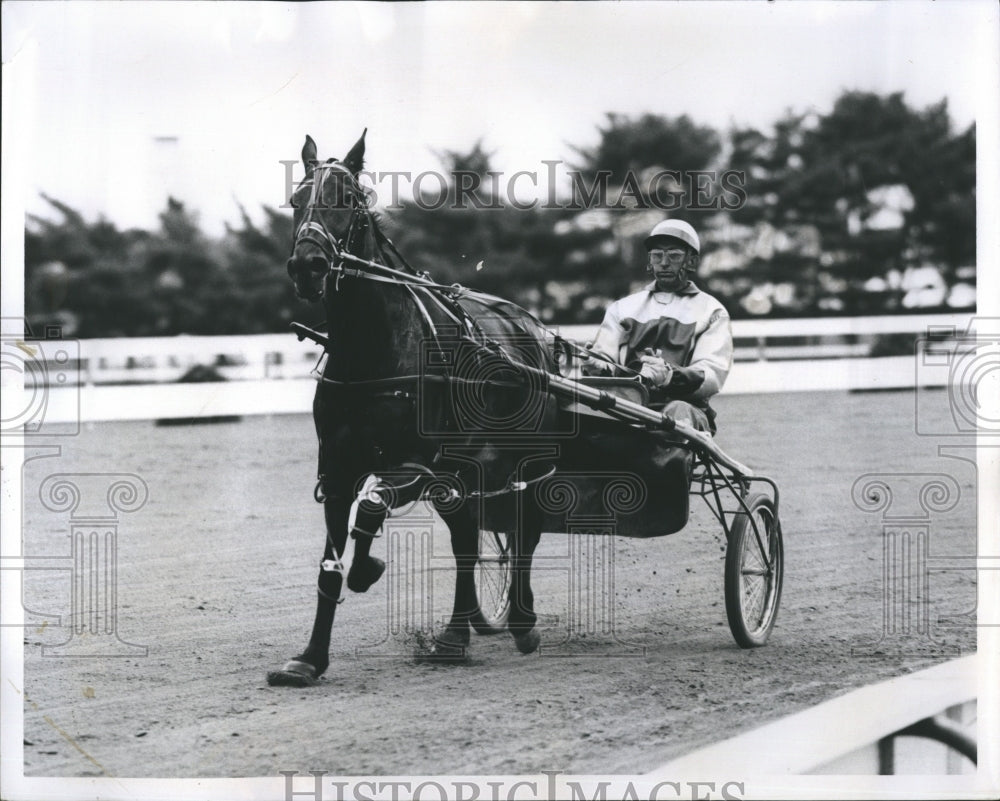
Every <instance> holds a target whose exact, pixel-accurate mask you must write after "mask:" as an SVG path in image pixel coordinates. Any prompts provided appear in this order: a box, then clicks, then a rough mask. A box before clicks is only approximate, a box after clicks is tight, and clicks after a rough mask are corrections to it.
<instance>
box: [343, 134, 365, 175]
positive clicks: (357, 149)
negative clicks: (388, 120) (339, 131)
mask: <svg viewBox="0 0 1000 801" xmlns="http://www.w3.org/2000/svg"><path fill="white" fill-rule="evenodd" d="M367 133H368V129H367V128H365V129H364V130H363V131H362V132H361V138H360V139H358V141H357V142H355V143H354V147H352V148H351V150H350V152H349V153H348V154H347V155H346V156H344V164H345V165H346V166H347V167H349V168H350V170H351V172H353V173H354V174H355V175H357V173H358V172H360V171H361V168H362V167H363V166H365V134H367Z"/></svg>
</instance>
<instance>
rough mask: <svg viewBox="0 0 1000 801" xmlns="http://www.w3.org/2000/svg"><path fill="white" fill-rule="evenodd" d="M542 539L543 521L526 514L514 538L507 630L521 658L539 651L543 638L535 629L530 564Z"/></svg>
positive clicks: (528, 511) (535, 616)
mask: <svg viewBox="0 0 1000 801" xmlns="http://www.w3.org/2000/svg"><path fill="white" fill-rule="evenodd" d="M541 537H542V526H541V520H540V519H539V518H538V515H536V514H533V513H531V510H526V513H525V515H524V517H523V519H522V520H521V521H520V525H519V526H518V527H517V532H516V533H515V535H514V543H513V548H512V550H513V558H512V560H511V579H510V593H509V596H508V597H509V598H510V617H509V618H508V620H507V628H508V629H509V630H510V633H511V634H513V635H514V644H515V645H516V646H517V650H518V651H520V652H521V653H522V654H530V653H532V652H534V651H535V650H537V648H538V646H539V644H540V643H541V639H542V638H541V635H539V633H538V630H537V629H536V628H535V623H536V622H537V620H538V616H537V615H536V614H535V595H534V593H533V592H532V590H531V561H532V557H533V556H534V554H535V548H536V547H537V545H538V541H539V540H540V539H541Z"/></svg>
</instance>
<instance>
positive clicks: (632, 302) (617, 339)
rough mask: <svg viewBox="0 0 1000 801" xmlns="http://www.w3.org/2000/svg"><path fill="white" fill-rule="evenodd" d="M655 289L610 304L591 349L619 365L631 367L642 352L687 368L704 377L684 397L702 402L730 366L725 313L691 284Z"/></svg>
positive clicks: (730, 337) (730, 338)
mask: <svg viewBox="0 0 1000 801" xmlns="http://www.w3.org/2000/svg"><path fill="white" fill-rule="evenodd" d="M655 287H656V282H655V281H654V282H652V283H649V284H647V285H646V286H645V287H643V288H642V289H641V290H640V291H639V292H636V293H635V294H633V295H629V296H628V297H625V298H622V299H621V300H617V301H615V302H614V303H612V304H611V305H610V306H609V307H608V310H607V312H606V313H605V315H604V322H603V323H601V327H600V328H599V329H598V331H597V337H596V338H595V340H594V344H593V347H592V350H594V351H595V352H597V353H600V354H603V355H604V356H607V357H609V358H611V359H613V360H614V361H616V362H618V363H619V364H622V365H625V366H634V365H633V364H632V363H633V362H637V361H638V358H639V356H641V355H642V353H643V351H645V349H646V348H651V349H652V350H653V352H654V353H655V352H656V351H657V350H659V351H660V356H662V357H663V360H664V361H665V362H666V363H667V364H669V365H673V366H675V367H688V368H692V370H694V371H696V372H698V373H700V374H702V375H703V376H704V378H705V380H704V381H702V382H701V384H700V385H699V386H697V387H696V388H695V389H694V391H693V392H690V393H689V394H687V395H686V397H687V398H689V399H690V400H693V401H695V402H698V401H700V402H701V404H704V403H706V402H707V401H708V399H709V398H711V397H712V396H713V395H715V394H716V393H717V392H718V391H719V390H720V389H722V385H723V384H724V383H725V381H726V376H728V375H729V370H730V368H731V367H732V364H733V335H732V332H731V330H730V327H729V314H728V312H726V310H725V308H724V307H723V305H722V304H721V303H719V301H717V300H716V299H715V298H713V297H712V296H711V295H708V294H706V293H704V292H702V291H701V290H700V289H698V287H696V286H695V285H694V283H693V282H691V281H688V282H687V284H685V285H684V286H683V287H681V289H679V290H678V291H677V292H660V291H657V290H656V288H655ZM671 389H674V385H673V384H671ZM678 389H679V388H678ZM671 394H675V393H673V392H672V393H671Z"/></svg>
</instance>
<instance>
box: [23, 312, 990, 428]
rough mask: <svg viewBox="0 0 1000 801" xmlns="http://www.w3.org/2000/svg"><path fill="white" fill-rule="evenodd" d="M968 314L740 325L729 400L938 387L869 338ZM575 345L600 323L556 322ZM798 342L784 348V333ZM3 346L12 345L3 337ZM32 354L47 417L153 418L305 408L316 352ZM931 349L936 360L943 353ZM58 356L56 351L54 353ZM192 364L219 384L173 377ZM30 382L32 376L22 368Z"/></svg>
mask: <svg viewBox="0 0 1000 801" xmlns="http://www.w3.org/2000/svg"><path fill="white" fill-rule="evenodd" d="M973 319H974V318H972V317H971V316H968V315H959V314H944V315H910V316H905V317H858V318H816V319H798V320H737V321H734V322H733V335H734V339H735V343H736V360H737V363H736V364H735V365H734V367H733V370H732V371H731V373H730V375H729V379H728V380H727V382H726V385H725V388H724V392H725V393H726V394H729V395H735V394H746V393H767V392H800V391H823V390H881V389H905V388H914V387H934V386H946V385H948V384H949V382H950V381H951V380H952V379H951V373H950V372H949V367H948V358H947V357H946V358H943V359H942V358H937V359H934V360H929V359H925V358H924V353H923V351H918V350H916V349H914V348H910V352H909V355H895V356H885V357H873V356H872V355H871V353H872V351H871V347H872V345H873V343H874V342H875V341H876V338H877V337H879V336H884V335H891V334H905V335H910V336H912V337H913V340H914V342H916V341H919V340H922V339H926V338H927V337H929V336H932V335H933V336H934V337H935V338H936V340H935V346H934V347H935V348H937V349H938V350H939V351H940V350H941V349H944V350H947V349H948V348H949V347H950V348H953V349H954V348H955V347H956V346H955V344H954V343H955V342H956V341H958V340H961V338H962V335H963V334H964V333H965V332H966V330H967V329H968V328H969V326H970V323H971V322H972V321H973ZM554 330H555V331H556V332H557V333H559V334H560V335H561V336H563V337H565V338H567V339H572V340H575V341H578V342H587V341H589V340H590V339H592V338H593V336H594V333H595V332H596V330H597V327H596V326H562V327H556V328H555V329H554ZM789 338H794V339H795V340H796V341H795V342H794V343H793V344H789V343H788V342H787V340H788V339H789ZM7 344H10V343H7ZM17 347H18V348H20V351H19V352H18V353H17V354H15V355H17V356H19V357H21V356H23V358H24V359H25V360H26V362H27V361H34V362H35V364H36V365H37V367H38V368H39V369H37V370H35V371H34V372H33V373H31V375H30V380H31V381H32V383H33V384H34V386H33V387H32V388H31V389H32V391H37V390H38V389H40V388H44V389H45V393H44V400H45V402H46V403H47V404H48V406H49V409H48V419H49V420H58V419H63V416H64V415H65V419H71V420H121V419H148V418H158V417H192V416H194V417H199V416H212V415H234V414H259V413H286V412H307V411H309V410H310V404H311V398H312V389H311V385H310V383H309V381H307V379H310V374H311V373H312V371H313V369H314V368H315V366H316V364H317V362H318V360H319V358H320V357H321V355H322V351H321V348H320V347H319V346H318V345H317V344H316V343H314V342H311V341H309V340H306V341H302V342H300V341H298V339H297V338H296V337H295V335H294V334H292V333H290V332H289V333H288V334H264V335H255V336H221V337H201V336H178V337H159V338H143V339H138V338H133V339H84V340H79V341H74V340H65V341H62V340H45V341H41V342H34V341H32V342H28V343H17ZM936 355H938V356H940V353H937V354H936ZM57 356H58V358H57ZM194 367H200V368H211V370H212V371H214V374H215V375H216V376H217V380H216V381H209V382H207V383H185V384H179V383H177V382H178V381H179V379H181V377H182V376H184V375H185V373H187V372H188V371H189V370H191V369H192V368H194ZM25 375H26V381H25V384H26V385H27V384H28V372H27V371H25Z"/></svg>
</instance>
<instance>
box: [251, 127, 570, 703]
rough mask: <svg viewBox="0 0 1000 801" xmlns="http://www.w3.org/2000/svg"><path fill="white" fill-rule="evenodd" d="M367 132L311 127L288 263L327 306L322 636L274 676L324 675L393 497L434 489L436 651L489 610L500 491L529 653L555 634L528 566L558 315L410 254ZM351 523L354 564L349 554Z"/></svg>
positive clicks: (318, 407)
mask: <svg viewBox="0 0 1000 801" xmlns="http://www.w3.org/2000/svg"><path fill="white" fill-rule="evenodd" d="M364 147H365V146H364V134H362V136H361V139H359V140H358V142H357V143H356V144H355V145H354V147H353V148H351V150H350V152H349V153H348V154H347V156H346V157H344V159H343V160H336V159H328V160H326V161H323V162H320V161H318V160H317V151H316V145H315V143H314V142H313V140H312V139H311V138H309V137H306V144H305V146H304V147H303V149H302V161H303V163H304V165H305V169H306V177H305V179H304V180H303V182H302V183H301V184H300V185H299V186H298V187H297V189H296V190H295V192H294V194H293V196H292V205H293V206H294V209H295V211H294V225H295V240H294V243H293V246H292V252H291V257H290V258H289V260H288V273H289V276H290V277H291V279H292V281H293V282H294V284H295V289H296V293H297V294H298V295H299V296H300V297H302V298H305V299H308V300H311V301H322V303H323V304H324V307H325V311H326V318H327V332H326V335H325V337H323V338H322V339H323V340H324V345H325V350H326V363H325V367H324V369H323V371H322V378H321V380H320V383H319V386H318V387H317V389H316V395H315V399H314V403H313V418H314V421H315V424H316V432H317V435H318V438H319V486H318V488H317V497H318V498H319V499H321V500H322V502H323V509H324V514H325V522H326V542H325V546H324V550H323V557H322V560H321V561H320V571H319V581H318V597H317V605H316V619H315V622H314V625H313V630H312V634H311V636H310V638H309V643H308V645H307V646H306V648H305V649H304V650H303V651H302V652H301V653H300V654H298V655H296V656H295V657H293V658H292V659H291V660H290V661H288V662H287V664H285V665H284V667H283V668H282V669H280V670H276V671H272V672H270V673H269V674H268V682H269V683H270V684H279V685H280V684H285V685H293V686H305V685H309V684H312V683H314V682H315V681H316V679H317V678H318V677H319V676H320V675H321V674H322V673H323V672H324V671H325V670H326V669H327V667H328V664H329V657H328V651H329V646H330V635H331V627H332V625H333V621H334V616H335V613H336V610H337V605H338V603H339V601H340V600H342V598H341V595H342V592H343V585H344V584H345V582H346V585H347V588H348V589H350V590H352V591H354V592H364V591H366V590H367V589H368V588H369V587H370V586H371V585H372V584H374V583H375V582H376V581H378V579H379V578H380V576H381V575H382V573H383V571H384V569H385V565H384V563H383V562H382V561H381V560H379V559H377V558H375V557H373V556H372V555H371V554H370V548H371V544H372V540H373V537H374V535H375V534H376V533H377V532H378V530H379V529H380V527H381V525H382V522H383V521H384V519H385V517H386V515H387V513H388V512H389V511H390V509H391V508H393V507H396V506H400V505H403V504H406V503H408V502H411V501H412V500H414V499H416V498H418V497H421V496H423V497H428V496H429V497H430V499H431V500H432V501H433V502H434V503H435V506H436V508H437V510H438V512H439V514H440V516H441V518H442V519H443V520H444V521H445V523H446V524H447V526H448V528H449V530H450V533H451V545H452V550H453V553H454V555H455V561H456V568H457V571H456V581H455V600H454V605H453V609H452V614H451V618H450V620H449V622H448V624H447V626H446V628H445V630H444V632H442V633H441V634H439V635H438V636H437V637H436V638H435V646H434V651H433V653H432V657H436V658H441V659H451V658H461V657H463V656H464V652H465V648H466V646H467V645H468V643H469V641H470V636H469V635H470V621H474V620H476V619H477V617H478V618H480V619H481V617H482V613H481V611H480V609H479V604H478V600H477V594H476V587H475V580H474V572H473V571H474V569H475V566H476V561H477V557H478V542H479V531H480V522H481V516H482V514H483V512H484V506H485V505H487V504H489V505H494V506H496V507H497V508H498V509H499V511H500V512H501V514H502V515H503V516H505V517H506V518H507V519H509V520H511V521H512V523H513V524H515V525H516V528H513V529H507V530H508V531H511V530H512V531H513V532H514V534H513V536H512V538H511V540H512V543H511V544H512V554H511V560H512V561H511V567H512V578H511V586H510V593H509V600H510V606H509V619H508V624H507V625H508V628H509V630H510V632H511V633H512V634H513V635H514V639H515V642H516V644H517V647H518V648H519V650H520V651H521V652H523V653H530V652H532V651H534V650H535V649H536V648H537V647H538V642H539V637H538V634H537V633H536V631H535V628H534V626H535V620H536V618H535V613H534V610H533V600H532V594H531V588H530V583H529V578H528V577H529V575H530V565H531V559H532V554H533V552H534V549H535V546H536V544H537V542H538V539H539V536H540V531H541V519H540V514H539V512H538V510H537V508H535V507H534V506H532V505H531V504H528V503H523V502H521V501H522V499H523V498H524V497H525V496H526V493H521V494H518V493H517V492H516V491H515V490H517V489H523V488H524V487H525V486H526V485H530V484H531V483H532V482H534V481H537V480H539V479H540V478H542V477H544V476H545V475H547V474H548V473H549V472H551V468H550V467H549V463H548V462H546V461H545V459H544V458H543V457H544V455H545V449H541V450H539V449H538V448H537V447H534V451H532V445H531V443H532V442H536V443H537V436H538V434H539V433H544V432H546V431H549V430H551V431H556V430H558V428H559V426H560V423H559V418H560V414H559V413H558V411H557V409H556V407H555V405H554V402H553V400H552V398H551V396H550V395H549V394H548V393H547V391H546V387H545V386H544V375H545V374H546V373H547V372H551V371H552V370H553V369H554V362H553V359H552V356H551V351H550V348H549V347H548V345H547V343H546V341H545V331H544V329H543V328H542V327H541V326H540V325H539V324H538V323H537V322H536V321H534V319H533V318H531V317H530V315H528V314H527V313H526V312H524V311H523V310H520V309H518V308H517V307H516V306H514V305H513V304H510V303H507V302H505V301H503V300H501V299H499V298H494V297H491V296H487V295H482V294H479V293H475V292H471V291H468V290H465V289H462V288H457V287H444V286H440V285H437V284H434V283H433V282H432V281H431V280H430V279H429V278H428V277H427V276H426V275H423V274H418V273H417V272H416V271H414V270H413V269H411V268H410V267H409V266H408V265H407V264H406V262H405V260H404V259H403V258H402V257H401V256H400V255H399V253H398V252H397V251H396V249H395V248H394V247H393V245H392V243H391V242H390V241H389V240H388V239H387V238H386V237H385V235H384V234H383V233H382V232H381V230H380V229H379V225H378V220H377V219H376V217H375V216H374V215H373V214H372V212H371V211H370V210H369V208H368V203H367V195H366V193H365V191H364V189H363V187H362V186H361V185H360V184H359V182H358V173H359V172H360V170H361V168H362V164H363V157H364ZM522 366H526V367H528V368H529V369H528V370H525V369H522ZM539 375H541V376H542V378H541V379H540V378H539ZM487 499H489V500H487ZM348 536H352V537H353V538H354V540H355V547H354V557H353V560H352V563H351V566H350V569H349V570H347V569H345V567H344V566H343V563H342V562H341V559H342V557H343V555H344V552H345V547H346V545H347V542H348Z"/></svg>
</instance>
